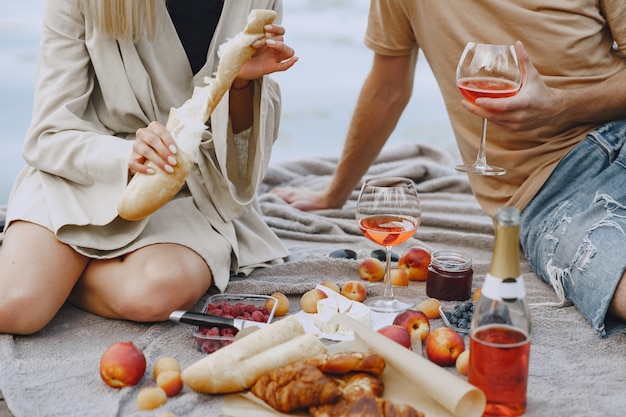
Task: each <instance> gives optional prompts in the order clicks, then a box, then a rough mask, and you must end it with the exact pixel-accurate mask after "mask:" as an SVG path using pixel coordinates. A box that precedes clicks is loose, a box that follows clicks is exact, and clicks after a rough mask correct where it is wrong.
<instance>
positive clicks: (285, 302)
mask: <svg viewBox="0 0 626 417" xmlns="http://www.w3.org/2000/svg"><path fill="white" fill-rule="evenodd" d="M272 297H274V298H275V299H276V300H277V302H276V310H275V311H274V315H275V316H276V317H282V316H284V315H285V314H287V313H289V299H288V298H287V296H286V295H285V294H283V293H282V292H275V293H273V294H272ZM265 308H266V309H267V311H272V308H274V300H272V299H271V298H268V299H267V301H265Z"/></svg>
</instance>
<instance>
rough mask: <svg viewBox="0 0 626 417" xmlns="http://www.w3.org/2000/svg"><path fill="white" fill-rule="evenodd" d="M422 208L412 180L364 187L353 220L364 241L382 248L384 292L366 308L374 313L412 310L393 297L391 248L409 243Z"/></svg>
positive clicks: (372, 181) (379, 180)
mask: <svg viewBox="0 0 626 417" xmlns="http://www.w3.org/2000/svg"><path fill="white" fill-rule="evenodd" d="M421 218H422V207H421V205H420V200H419V196H418V194H417V190H416V189H415V184H414V183H413V181H412V180H410V179H408V178H402V177H378V178H370V179H368V180H366V181H365V182H364V183H363V186H362V187H361V192H360V194H359V199H358V202H357V206H356V220H357V222H358V224H359V228H360V229H361V232H362V233H363V235H365V237H367V238H368V239H370V240H371V241H373V242H375V243H377V244H379V245H382V246H384V247H385V251H386V273H385V281H384V282H385V290H384V294H383V295H382V296H378V297H369V298H367V299H366V300H365V304H366V305H367V306H369V307H370V308H371V309H372V310H373V311H377V312H382V313H394V312H399V311H403V310H406V309H407V308H410V307H412V306H413V303H412V302H410V301H408V300H402V299H399V298H396V297H394V295H393V287H392V285H391V275H390V272H391V248H392V247H393V246H395V245H398V244H400V243H403V242H405V241H406V240H408V239H409V238H410V237H411V236H413V234H414V233H415V231H416V230H417V227H418V226H419V224H420V222H421Z"/></svg>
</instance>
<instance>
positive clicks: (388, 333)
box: [377, 324, 411, 349]
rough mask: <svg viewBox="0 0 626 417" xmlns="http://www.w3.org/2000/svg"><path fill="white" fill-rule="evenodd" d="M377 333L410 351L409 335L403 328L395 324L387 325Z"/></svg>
mask: <svg viewBox="0 0 626 417" xmlns="http://www.w3.org/2000/svg"><path fill="white" fill-rule="evenodd" d="M377 331H378V333H380V334H382V335H383V336H385V337H388V338H389V339H391V340H393V341H394V342H396V343H398V344H400V345H402V346H404V347H405V348H407V349H411V335H410V333H409V331H408V330H407V329H406V328H405V327H403V326H400V325H397V324H388V325H387V326H383V327H381V328H380V329H378V330H377Z"/></svg>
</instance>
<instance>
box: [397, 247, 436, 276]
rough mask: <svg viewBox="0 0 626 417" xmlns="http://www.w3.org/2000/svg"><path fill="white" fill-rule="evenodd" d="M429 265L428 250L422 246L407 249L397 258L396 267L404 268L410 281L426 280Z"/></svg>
mask: <svg viewBox="0 0 626 417" xmlns="http://www.w3.org/2000/svg"><path fill="white" fill-rule="evenodd" d="M428 265H430V252H429V251H427V250H426V249H424V248H420V247H413V248H409V249H407V250H406V251H405V252H404V253H403V254H402V256H400V259H399V260H398V269H401V270H404V271H405V272H406V273H407V275H408V276H409V280H411V281H426V279H427V278H428Z"/></svg>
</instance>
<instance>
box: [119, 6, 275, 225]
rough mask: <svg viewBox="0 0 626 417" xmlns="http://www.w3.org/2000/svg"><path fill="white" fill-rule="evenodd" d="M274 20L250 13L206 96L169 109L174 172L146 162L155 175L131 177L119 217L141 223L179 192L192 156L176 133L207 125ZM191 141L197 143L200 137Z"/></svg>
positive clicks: (227, 45)
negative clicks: (191, 124) (188, 126)
mask: <svg viewBox="0 0 626 417" xmlns="http://www.w3.org/2000/svg"><path fill="white" fill-rule="evenodd" d="M275 18H276V12H274V11H273V10H264V9H254V10H252V11H251V12H250V14H249V15H248V21H247V24H246V27H245V29H244V30H243V32H240V33H239V34H238V35H237V36H235V37H234V38H233V39H231V40H229V41H227V42H226V43H225V44H223V45H221V46H220V50H221V52H222V53H221V57H220V62H219V64H218V68H217V71H216V73H215V77H214V78H213V79H209V80H208V85H206V86H205V87H202V88H201V89H206V90H207V91H206V93H207V94H203V93H198V91H195V92H194V96H193V97H191V98H190V99H189V100H187V102H186V103H185V104H183V106H181V107H180V108H178V109H171V111H170V116H169V119H168V122H167V126H166V128H167V130H168V131H170V132H171V133H172V136H174V140H175V141H176V142H177V145H178V146H177V147H178V154H177V160H178V164H177V165H176V166H175V167H174V172H173V173H168V172H165V171H163V170H162V169H161V168H159V167H158V166H156V165H155V164H154V163H152V162H149V161H148V162H147V163H146V164H147V165H148V166H150V167H152V168H153V169H154V170H155V172H156V173H155V174H152V175H150V174H143V173H140V172H138V173H136V174H135V175H134V176H133V178H132V179H131V180H130V182H129V183H128V185H127V186H126V189H125V190H124V193H123V195H122V198H121V199H120V201H119V202H118V206H117V211H118V214H119V216H120V217H121V218H123V219H125V220H129V221H136V220H141V219H143V218H145V217H147V216H149V215H150V214H152V213H154V212H155V211H157V210H158V209H159V208H160V207H162V206H163V205H164V204H165V203H167V202H168V201H169V200H171V199H172V198H173V197H174V196H175V195H176V193H178V191H180V189H181V188H182V186H183V185H184V184H185V181H186V179H187V175H188V174H189V170H190V169H191V168H192V166H193V157H192V155H190V154H189V153H188V152H186V151H185V150H184V147H183V146H181V142H182V141H183V140H187V139H188V138H181V137H177V135H176V134H175V133H176V132H184V129H183V127H184V126H183V125H184V124H185V123H186V122H185V121H186V120H193V121H194V122H196V123H202V124H204V123H206V121H207V120H208V119H209V117H210V116H211V114H212V113H213V110H215V107H216V106H217V104H218V103H219V102H220V100H221V99H222V97H223V96H224V94H226V91H228V90H229V89H230V87H231V86H232V84H233V81H234V80H235V77H236V76H237V74H238V73H239V71H240V70H241V67H243V65H244V64H245V63H246V62H247V61H248V60H249V59H250V58H251V57H252V55H253V54H254V51H255V49H254V48H253V47H252V46H251V45H252V43H254V42H255V41H256V40H257V39H260V38H262V37H263V36H265V31H264V27H265V25H267V24H269V23H272V22H273V21H274V19H275ZM197 100H203V103H201V105H200V106H198V105H197V104H198V103H196V102H194V101H197ZM181 134H182V133H181ZM191 142H192V143H195V142H197V143H199V138H198V139H197V141H195V140H192V141H191ZM196 147H197V146H196ZM190 151H193V150H190Z"/></svg>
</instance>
